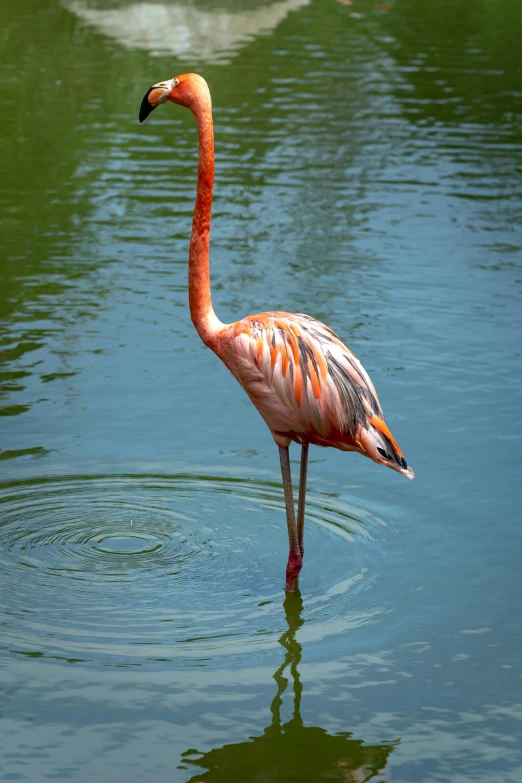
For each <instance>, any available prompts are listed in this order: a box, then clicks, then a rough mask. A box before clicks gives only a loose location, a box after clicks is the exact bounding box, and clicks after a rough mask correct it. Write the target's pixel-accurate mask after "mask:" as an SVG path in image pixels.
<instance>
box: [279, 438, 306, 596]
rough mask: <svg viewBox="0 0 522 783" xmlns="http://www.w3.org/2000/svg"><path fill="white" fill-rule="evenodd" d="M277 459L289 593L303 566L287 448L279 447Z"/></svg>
mask: <svg viewBox="0 0 522 783" xmlns="http://www.w3.org/2000/svg"><path fill="white" fill-rule="evenodd" d="M279 459H280V460H281V474H282V476H283V488H284V491H285V504H286V523H287V525H288V544H289V553H288V563H287V564H286V589H287V590H289V591H290V592H291V591H292V590H293V589H294V587H295V583H296V582H297V577H298V576H299V571H300V570H301V566H302V565H303V558H302V557H301V548H300V546H299V533H298V531H297V522H296V521H295V509H294V496H293V494H292V477H291V475H290V456H289V454H288V447H287V448H283V447H281V446H279Z"/></svg>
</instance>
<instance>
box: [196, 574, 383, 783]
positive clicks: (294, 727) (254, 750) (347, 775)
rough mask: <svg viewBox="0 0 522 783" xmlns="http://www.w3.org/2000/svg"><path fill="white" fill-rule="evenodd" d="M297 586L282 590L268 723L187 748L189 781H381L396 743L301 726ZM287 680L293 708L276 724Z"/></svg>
mask: <svg viewBox="0 0 522 783" xmlns="http://www.w3.org/2000/svg"><path fill="white" fill-rule="evenodd" d="M302 607H303V603H302V599H301V594H300V592H299V589H298V588H296V590H295V592H293V593H287V595H286V599H285V602H284V609H285V614H286V620H287V623H288V630H287V631H285V633H284V634H283V635H282V636H281V638H280V639H279V642H280V644H281V646H282V647H283V649H284V650H285V656H284V660H283V663H282V664H281V666H280V667H279V668H278V669H277V671H276V672H275V674H274V680H275V681H276V684H277V692H276V694H275V696H274V698H273V700H272V704H271V707H270V710H271V713H272V721H271V723H270V725H269V726H267V728H266V729H265V730H264V732H263V734H262V735H261V736H259V737H250V738H249V739H248V740H247V741H246V742H239V743H235V744H231V745H224V746H223V747H221V748H215V749H213V750H210V751H208V752H207V753H204V754H200V753H198V752H197V751H194V750H190V751H186V752H185V753H184V754H183V762H184V764H187V765H188V764H190V765H194V766H196V767H199V768H200V769H201V770H204V771H200V772H198V773H197V774H195V775H194V776H193V777H191V778H190V780H189V783H235V782H236V781H241V783H290V782H291V781H295V783H298V782H299V783H318V782H319V781H321V780H325V781H335V782H337V783H365V782H366V781H369V780H374V783H377V781H378V782H379V783H385V779H384V777H382V775H383V774H384V770H385V767H386V765H387V762H388V757H389V755H390V753H391V752H392V750H393V749H394V748H395V747H396V745H397V743H398V740H397V741H395V742H390V743H385V744H381V743H379V744H376V745H365V744H364V742H363V740H360V739H355V738H354V737H353V735H352V733H351V732H338V733H336V734H329V733H328V732H327V731H326V730H325V729H322V728H320V727H319V726H305V725H304V723H303V719H302V717H301V697H302V692H303V686H302V683H301V678H300V676H299V669H298V666H299V663H300V661H301V654H302V648H301V645H300V644H299V642H298V641H297V639H296V632H297V631H298V630H299V628H300V627H301V626H302V625H303V622H304V620H303V619H302V617H301V612H302ZM289 681H291V682H292V684H293V712H292V717H291V718H290V720H289V721H287V722H286V723H282V722H281V707H282V705H283V696H284V693H285V691H286V689H287V687H288V684H289Z"/></svg>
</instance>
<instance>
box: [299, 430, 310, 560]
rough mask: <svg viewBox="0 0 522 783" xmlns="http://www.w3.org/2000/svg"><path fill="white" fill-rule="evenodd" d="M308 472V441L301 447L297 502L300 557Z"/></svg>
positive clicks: (302, 554) (302, 545)
mask: <svg viewBox="0 0 522 783" xmlns="http://www.w3.org/2000/svg"><path fill="white" fill-rule="evenodd" d="M307 473H308V443H303V445H302V447H301V475H300V477H299V502H298V505H297V536H298V540H299V549H300V551H301V559H302V558H303V557H304V541H303V539H304V521H305V502H306V475H307Z"/></svg>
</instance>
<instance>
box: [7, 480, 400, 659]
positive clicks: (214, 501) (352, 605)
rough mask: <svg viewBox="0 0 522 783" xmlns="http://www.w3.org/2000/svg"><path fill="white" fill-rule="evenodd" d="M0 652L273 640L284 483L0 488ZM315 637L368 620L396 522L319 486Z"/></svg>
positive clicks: (101, 651)
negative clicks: (372, 590)
mask: <svg viewBox="0 0 522 783" xmlns="http://www.w3.org/2000/svg"><path fill="white" fill-rule="evenodd" d="M0 508H1V512H2V514H1V518H2V521H1V523H0V576H1V579H2V584H3V589H2V596H1V598H0V626H1V628H2V632H1V643H0V651H2V652H3V654H13V653H16V654H21V655H29V656H36V657H45V658H47V657H51V658H59V659H65V660H68V661H72V662H85V663H87V662H93V661H94V662H97V663H98V664H99V663H102V664H105V665H120V666H121V665H134V666H135V665H142V664H143V663H145V662H146V661H148V662H151V661H156V662H158V661H165V660H169V661H171V662H172V661H174V662H175V663H178V664H180V665H184V664H183V662H184V661H187V662H190V663H191V665H194V661H195V660H199V661H200V662H201V663H202V664H205V663H206V662H208V661H210V660H214V659H216V658H219V657H220V656H227V657H228V656H229V655H230V654H235V655H239V656H241V655H244V654H245V653H252V652H262V651H266V650H267V649H270V648H274V647H277V644H278V638H279V635H280V631H281V629H280V621H281V617H280V605H281V600H282V592H281V587H282V580H283V575H284V565H285V556H286V546H287V544H286V530H285V523H284V514H283V500H282V491H281V487H280V486H279V484H278V483H277V482H274V481H269V480H266V479H263V480H261V479H259V478H257V479H253V480H247V479H243V478H240V479H237V478H236V479H233V478H230V477H224V476H218V475H214V474H210V473H208V472H200V473H192V474H181V473H179V474H175V475H170V476H168V475H143V474H138V475H132V474H118V475H109V476H107V475H97V474H88V475H77V476H65V477H56V476H54V477H43V478H42V477H39V478H33V479H24V480H18V481H11V482H5V483H4V484H3V485H2V486H1V487H0ZM307 520H308V529H307V542H306V545H307V557H306V578H305V579H304V580H303V585H304V589H306V590H307V591H308V593H307V600H306V606H307V610H306V611H307V617H306V619H307V624H306V633H307V636H308V637H310V638H311V639H318V638H321V639H322V638H324V637H326V636H330V635H332V634H334V635H336V634H339V633H345V632H346V631H347V630H348V629H349V628H350V627H355V626H359V625H361V624H364V623H368V622H372V621H374V620H375V619H376V617H378V616H379V615H380V614H381V613H382V611H383V609H384V608H383V607H380V606H372V605H371V604H368V601H367V600H364V599H362V596H363V594H364V592H365V591H367V590H368V587H369V586H371V584H372V582H373V581H375V579H376V578H378V570H379V556H380V554H379V553H380V544H379V542H380V541H382V537H383V534H384V533H386V531H387V530H389V528H388V526H387V524H386V523H385V522H384V521H382V520H380V519H379V518H378V517H376V516H375V515H373V514H370V513H369V512H365V511H363V510H362V509H357V508H355V507H351V506H350V505H349V504H347V503H345V502H344V501H342V500H341V499H340V498H339V497H337V496H334V495H330V494H327V493H324V492H317V491H316V492H313V491H312V492H311V493H310V498H309V503H308V511H307Z"/></svg>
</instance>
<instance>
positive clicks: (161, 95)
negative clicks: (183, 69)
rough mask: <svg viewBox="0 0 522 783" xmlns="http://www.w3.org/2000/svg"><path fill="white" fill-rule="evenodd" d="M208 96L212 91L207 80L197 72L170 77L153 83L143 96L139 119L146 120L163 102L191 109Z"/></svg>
mask: <svg viewBox="0 0 522 783" xmlns="http://www.w3.org/2000/svg"><path fill="white" fill-rule="evenodd" d="M204 98H208V100H210V93H209V89H208V86H207V83H206V81H205V80H204V79H203V77H202V76H199V75H198V74H197V73H184V74H181V75H180V76H175V77H174V79H168V80H167V81H165V82H158V83H157V84H153V85H152V87H151V88H150V89H149V90H147V92H146V93H145V95H144V96H143V100H142V102H141V106H140V113H139V120H140V122H144V121H145V120H146V119H147V117H148V116H149V114H150V113H151V111H152V110H153V109H155V108H156V107H157V106H159V105H160V104H161V103H166V102H167V101H171V102H172V103H177V104H179V105H180V106H186V107H187V108H189V109H192V108H195V104H196V103H198V102H199V101H200V100H201V99H204Z"/></svg>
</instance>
